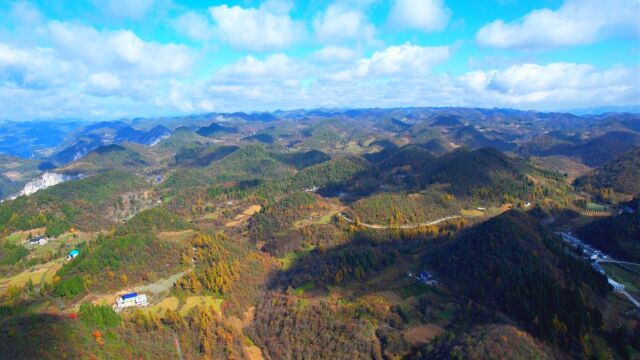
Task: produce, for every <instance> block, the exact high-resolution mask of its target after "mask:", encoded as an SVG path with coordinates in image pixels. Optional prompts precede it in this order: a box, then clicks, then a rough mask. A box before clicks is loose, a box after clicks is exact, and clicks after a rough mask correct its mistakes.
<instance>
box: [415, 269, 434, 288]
mask: <svg viewBox="0 0 640 360" xmlns="http://www.w3.org/2000/svg"><path fill="white" fill-rule="evenodd" d="M418 281H420V282H421V283H423V284H425V285H431V286H433V285H438V281H437V280H436V279H434V277H433V275H432V274H431V273H430V272H428V271H421V272H420V274H418Z"/></svg>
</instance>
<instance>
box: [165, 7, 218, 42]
mask: <svg viewBox="0 0 640 360" xmlns="http://www.w3.org/2000/svg"><path fill="white" fill-rule="evenodd" d="M171 23H172V25H173V27H174V28H175V29H176V31H178V32H179V33H181V34H183V35H185V36H187V37H188V38H190V39H192V40H198V41H206V40H210V39H212V38H213V36H214V32H215V29H214V27H213V24H211V22H210V21H209V20H208V19H207V18H206V17H205V16H204V15H202V14H199V13H197V12H195V11H187V12H186V13H184V14H182V15H180V16H178V17H177V18H176V19H175V20H173V21H172V22H171Z"/></svg>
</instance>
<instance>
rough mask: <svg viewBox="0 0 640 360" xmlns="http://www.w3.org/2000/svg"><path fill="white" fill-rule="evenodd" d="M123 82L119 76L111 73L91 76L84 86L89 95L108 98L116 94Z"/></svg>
mask: <svg viewBox="0 0 640 360" xmlns="http://www.w3.org/2000/svg"><path fill="white" fill-rule="evenodd" d="M121 86H122V81H121V80H120V78H119V77H118V75H115V74H112V73H109V72H99V73H93V74H91V75H90V76H89V79H88V80H87V82H86V83H85V84H84V88H85V91H87V93H89V94H93V95H98V96H108V95H113V94H116V93H117V91H118V90H120V87H121Z"/></svg>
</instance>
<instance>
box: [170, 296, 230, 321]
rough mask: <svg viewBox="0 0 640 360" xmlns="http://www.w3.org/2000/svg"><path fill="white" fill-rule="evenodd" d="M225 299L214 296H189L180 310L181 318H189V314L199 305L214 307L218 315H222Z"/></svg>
mask: <svg viewBox="0 0 640 360" xmlns="http://www.w3.org/2000/svg"><path fill="white" fill-rule="evenodd" d="M223 301H224V299H220V298H216V297H213V296H189V297H188V298H187V299H186V300H185V302H184V305H183V306H182V309H180V316H187V315H189V312H190V311H191V310H192V309H193V308H195V307H196V306H198V305H205V306H213V308H214V309H215V310H216V312H217V313H218V314H220V313H222V311H221V310H220V306H222V302H223Z"/></svg>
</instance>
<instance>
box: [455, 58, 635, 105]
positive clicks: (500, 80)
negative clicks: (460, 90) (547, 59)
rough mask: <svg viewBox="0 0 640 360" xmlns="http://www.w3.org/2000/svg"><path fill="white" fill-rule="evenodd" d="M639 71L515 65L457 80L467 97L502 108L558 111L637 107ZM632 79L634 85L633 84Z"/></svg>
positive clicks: (555, 65)
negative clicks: (597, 106) (606, 105)
mask: <svg viewBox="0 0 640 360" xmlns="http://www.w3.org/2000/svg"><path fill="white" fill-rule="evenodd" d="M639 78H640V68H627V67H622V66H613V67H611V68H609V69H606V70H598V69H596V68H595V67H594V66H592V65H588V64H576V63H551V64H547V65H539V64H519V65H513V66H510V67H508V68H506V69H504V70H488V71H474V72H469V73H467V74H465V75H463V76H460V77H459V78H458V81H460V83H461V84H462V85H463V86H464V87H466V88H467V90H468V91H469V95H470V96H472V97H473V96H474V95H475V96H478V97H479V99H483V100H482V101H484V102H485V103H491V102H495V103H498V104H501V105H502V106H505V105H506V106H527V105H528V106H540V105H541V104H544V106H547V107H552V108H554V107H555V108H561V107H563V106H564V107H567V106H570V104H571V105H573V106H578V107H579V106H591V105H592V104H603V103H606V104H617V105H623V104H630V103H637V102H638V99H639V97H640V85H638V83H637V79H639ZM633 79H635V81H634V80H633Z"/></svg>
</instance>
